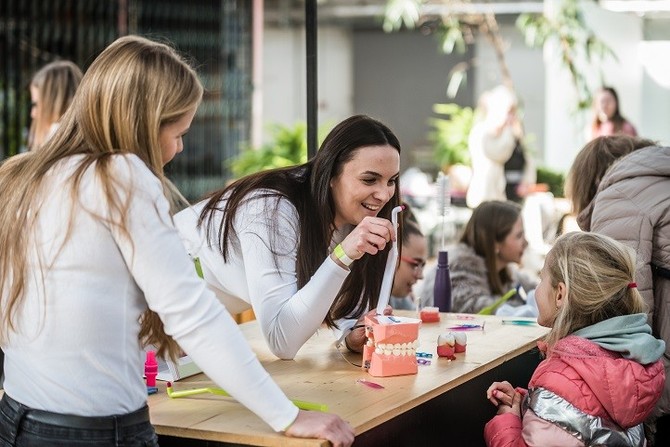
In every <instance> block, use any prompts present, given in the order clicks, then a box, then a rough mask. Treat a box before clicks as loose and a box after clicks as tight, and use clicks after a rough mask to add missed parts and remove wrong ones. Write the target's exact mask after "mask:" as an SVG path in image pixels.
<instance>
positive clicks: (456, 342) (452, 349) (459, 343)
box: [437, 332, 467, 360]
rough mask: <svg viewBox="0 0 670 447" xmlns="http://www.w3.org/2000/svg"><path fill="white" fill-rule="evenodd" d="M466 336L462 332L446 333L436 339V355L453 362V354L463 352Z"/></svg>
mask: <svg viewBox="0 0 670 447" xmlns="http://www.w3.org/2000/svg"><path fill="white" fill-rule="evenodd" d="M466 345H467V336H466V335H465V333H464V332H447V333H444V334H440V336H439V337H437V355H438V356H440V357H447V358H448V359H451V360H454V359H455V358H456V356H455V355H454V354H455V353H462V352H465V348H466Z"/></svg>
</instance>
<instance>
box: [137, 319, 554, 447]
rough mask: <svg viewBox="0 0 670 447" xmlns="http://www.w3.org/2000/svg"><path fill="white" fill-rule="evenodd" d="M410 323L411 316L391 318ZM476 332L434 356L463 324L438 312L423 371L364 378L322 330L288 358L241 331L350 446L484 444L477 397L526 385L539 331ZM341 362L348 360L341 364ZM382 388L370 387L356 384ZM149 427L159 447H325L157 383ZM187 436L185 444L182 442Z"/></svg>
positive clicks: (425, 335)
mask: <svg viewBox="0 0 670 447" xmlns="http://www.w3.org/2000/svg"><path fill="white" fill-rule="evenodd" d="M397 314H399V315H405V316H412V315H413V314H411V313H410V312H397ZM477 321H483V322H484V323H485V324H484V330H483V331H481V330H478V331H467V337H468V344H467V351H466V352H465V353H463V354H457V359H456V360H453V361H449V360H447V359H443V358H438V357H437V354H436V341H437V337H438V335H439V334H440V333H443V332H448V331H449V330H448V329H446V328H447V327H448V326H451V325H453V324H459V323H460V324H463V323H471V321H470V320H460V319H457V315H454V314H442V315H441V321H440V322H439V323H424V324H422V326H421V329H420V333H419V340H420V344H421V345H420V348H419V351H423V352H429V353H432V354H433V355H434V356H433V358H432V359H431V364H430V365H419V372H418V374H415V375H409V376H398V377H385V378H378V377H372V376H370V375H369V374H367V372H364V371H363V370H361V369H360V368H358V367H355V366H352V365H351V364H350V363H348V361H349V362H353V363H357V364H360V361H361V356H360V355H354V354H351V353H345V352H344V350H342V352H338V350H336V349H335V347H334V345H333V336H332V334H331V332H330V330H328V329H322V330H320V331H319V332H318V333H317V334H315V335H314V336H313V337H312V338H311V339H310V340H309V341H308V342H307V343H306V344H305V346H303V347H302V349H301V350H300V351H299V352H298V355H297V356H296V358H295V359H294V360H278V359H277V358H276V357H274V356H273V355H272V354H271V353H270V351H269V350H268V348H267V347H266V345H265V342H264V340H263V337H262V335H261V333H260V329H259V327H258V323H257V322H256V321H252V322H248V323H244V324H242V325H240V328H241V329H242V331H243V332H244V335H245V336H246V338H247V340H249V342H250V344H251V346H252V348H253V349H254V351H255V352H256V353H257V355H258V358H259V359H260V360H261V362H262V363H263V365H264V366H265V368H266V369H267V370H268V372H269V373H270V374H271V375H272V377H273V378H274V379H275V380H276V381H277V383H278V384H279V385H280V387H281V388H282V389H283V390H284V391H285V392H286V394H287V395H288V396H289V397H290V398H292V399H300V400H305V401H310V402H318V403H324V404H327V405H328V407H329V411H330V412H332V413H336V414H338V415H340V416H341V417H342V418H343V419H345V420H347V421H348V422H349V423H350V424H351V425H352V426H353V427H354V429H355V431H356V442H355V444H354V445H365V446H369V445H379V446H382V445H383V446H385V447H390V446H396V445H438V443H439V445H445V444H449V443H450V440H451V441H455V440H458V441H459V445H467V446H477V445H484V441H483V437H482V430H483V426H484V424H485V423H486V422H487V421H488V420H489V419H490V418H491V417H492V416H493V415H494V414H495V407H493V405H491V404H490V403H489V402H488V401H487V400H486V397H485V391H486V389H487V388H488V386H489V385H490V384H491V382H493V381H496V380H509V381H510V382H511V383H512V384H513V385H515V386H525V385H526V384H527V383H528V379H529V378H530V375H531V373H532V371H533V370H534V368H535V366H536V365H537V363H538V362H539V361H540V357H539V353H538V352H537V349H536V341H537V340H538V339H540V338H541V337H542V336H543V335H544V334H546V332H547V329H546V328H542V327H540V326H537V325H533V326H521V325H507V324H505V325H504V324H502V323H501V318H499V317H479V316H477ZM345 357H346V359H347V360H348V361H347V360H345ZM361 378H362V379H367V380H370V381H373V382H376V383H378V384H381V385H383V386H384V389H372V388H370V387H367V386H365V385H362V384H360V383H357V382H356V380H357V379H361ZM201 386H213V384H212V382H210V381H208V379H207V377H206V376H204V375H203V374H200V375H198V376H194V377H192V378H188V379H185V380H183V381H179V382H178V383H176V384H175V385H174V389H175V390H180V389H188V388H194V387H201ZM149 407H150V411H151V421H152V423H153V424H154V426H155V427H156V431H157V432H158V434H159V436H160V443H161V446H163V447H170V446H177V445H178V446H186V445H192V446H205V445H207V446H218V445H259V446H278V445H282V446H285V445H296V446H326V445H329V443H328V442H325V441H323V440H316V439H297V438H287V437H285V436H282V435H280V434H277V433H275V432H273V431H272V429H271V428H270V427H269V426H268V425H266V424H265V423H264V422H263V421H261V420H260V419H259V418H258V417H257V416H255V415H254V414H253V413H251V412H250V411H249V410H247V409H246V408H245V407H243V406H242V405H240V404H238V403H237V402H235V401H233V400H231V399H229V398H225V397H221V396H214V395H198V396H192V397H188V398H179V399H170V398H169V397H167V395H166V393H165V387H164V384H162V386H161V387H160V391H159V393H158V394H156V395H153V396H150V397H149ZM185 438H186V439H185Z"/></svg>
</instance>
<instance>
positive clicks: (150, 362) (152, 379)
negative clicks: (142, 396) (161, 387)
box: [144, 351, 158, 388]
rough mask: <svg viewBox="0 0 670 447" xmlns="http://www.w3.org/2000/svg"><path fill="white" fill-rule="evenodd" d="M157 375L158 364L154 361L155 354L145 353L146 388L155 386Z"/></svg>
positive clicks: (151, 352) (152, 352)
mask: <svg viewBox="0 0 670 447" xmlns="http://www.w3.org/2000/svg"><path fill="white" fill-rule="evenodd" d="M157 375H158V362H157V361H156V352H154V351H147V356H146V360H145V362H144V377H146V381H147V387H148V388H152V387H155V386H156V376H157Z"/></svg>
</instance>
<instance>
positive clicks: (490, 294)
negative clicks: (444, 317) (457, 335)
mask: <svg viewBox="0 0 670 447" xmlns="http://www.w3.org/2000/svg"><path fill="white" fill-rule="evenodd" d="M527 246H528V242H527V241H526V238H525V235H524V229H523V221H522V219H521V206H520V205H519V204H517V203H514V202H510V201H505V202H503V201H499V200H490V201H486V202H482V203H481V204H480V205H479V206H478V207H477V208H475V209H474V211H473V212H472V216H471V217H470V220H469V221H468V223H467V224H466V226H465V230H464V232H463V236H462V237H461V240H460V242H459V243H458V244H456V245H454V246H452V247H449V249H448V250H447V251H448V252H449V271H450V273H451V300H452V312H464V313H477V312H479V311H481V310H482V309H484V308H485V307H487V306H490V305H491V304H493V303H494V302H495V301H496V300H497V299H498V298H500V297H501V296H502V295H503V294H505V293H506V292H508V291H509V290H511V289H512V288H515V286H517V285H519V282H520V281H523V283H522V284H521V285H522V287H523V288H524V289H525V290H531V289H534V288H535V282H534V281H533V280H532V279H531V278H530V277H525V276H524V275H521V274H520V272H519V271H518V270H517V269H516V268H515V267H513V265H514V264H519V263H520V262H521V257H522V256H523V253H524V251H525V250H526V247H527ZM434 283H435V270H432V271H430V272H429V273H427V274H426V279H425V281H424V284H423V290H422V294H421V300H422V303H423V304H424V305H427V306H430V305H432V302H433V285H434ZM508 303H509V304H510V305H522V304H524V302H523V300H522V299H521V298H520V297H514V298H512V299H511V300H510V301H508Z"/></svg>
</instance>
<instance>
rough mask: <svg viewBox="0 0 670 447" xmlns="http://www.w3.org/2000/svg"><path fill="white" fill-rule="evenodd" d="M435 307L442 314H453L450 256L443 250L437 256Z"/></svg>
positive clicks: (434, 288) (434, 287) (434, 289)
mask: <svg viewBox="0 0 670 447" xmlns="http://www.w3.org/2000/svg"><path fill="white" fill-rule="evenodd" d="M433 305H434V306H435V307H437V308H439V309H440V312H451V275H450V274H449V254H448V253H447V251H446V250H441V251H440V252H438V254H437V270H436V271H435V285H434V286H433Z"/></svg>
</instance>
